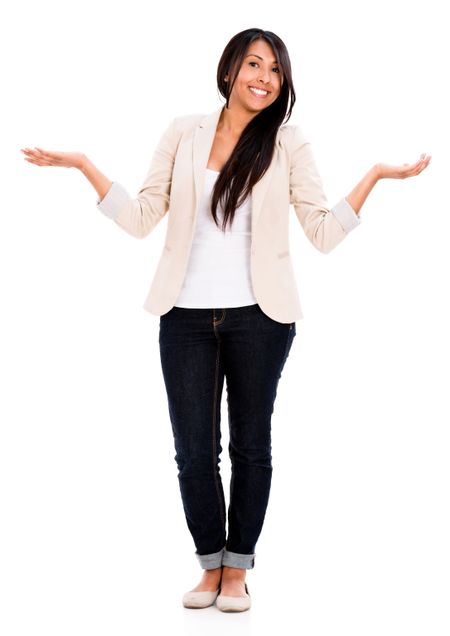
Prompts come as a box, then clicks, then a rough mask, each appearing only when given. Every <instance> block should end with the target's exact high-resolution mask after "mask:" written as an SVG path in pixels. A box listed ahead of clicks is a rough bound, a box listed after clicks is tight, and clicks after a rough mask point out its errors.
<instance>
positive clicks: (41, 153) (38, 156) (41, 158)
mask: <svg viewBox="0 0 450 636" xmlns="http://www.w3.org/2000/svg"><path fill="white" fill-rule="evenodd" d="M21 151H22V152H23V153H24V154H25V155H27V156H26V157H25V159H26V161H29V162H30V163H34V164H35V165H36V166H61V167H63V168H79V169H80V168H81V167H82V165H83V162H84V160H85V159H86V156H85V155H84V154H83V153H82V152H58V151H51V150H43V149H42V148H37V147H36V146H35V148H34V149H30V148H21Z"/></svg>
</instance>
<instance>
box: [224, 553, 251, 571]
mask: <svg viewBox="0 0 450 636" xmlns="http://www.w3.org/2000/svg"><path fill="white" fill-rule="evenodd" d="M222 565H227V566H228V567H230V568H245V569H246V570H251V569H252V568H253V567H254V566H255V554H239V553H238V552H229V550H227V549H224V552H223V557H222Z"/></svg>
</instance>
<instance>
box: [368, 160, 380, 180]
mask: <svg viewBox="0 0 450 636" xmlns="http://www.w3.org/2000/svg"><path fill="white" fill-rule="evenodd" d="M371 172H372V174H373V177H374V179H375V181H378V180H379V179H382V178H383V175H382V172H381V166H380V164H379V163H376V164H375V165H374V166H373V168H372V170H371Z"/></svg>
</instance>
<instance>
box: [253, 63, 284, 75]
mask: <svg viewBox="0 0 450 636" xmlns="http://www.w3.org/2000/svg"><path fill="white" fill-rule="evenodd" d="M249 64H258V62H249ZM272 71H276V72H277V73H279V72H280V69H279V68H278V67H277V66H274V67H273V69H272Z"/></svg>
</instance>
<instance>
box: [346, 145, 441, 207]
mask: <svg viewBox="0 0 450 636" xmlns="http://www.w3.org/2000/svg"><path fill="white" fill-rule="evenodd" d="M430 160H431V155H428V156H427V155H426V154H425V153H423V154H422V155H420V159H419V160H418V161H416V163H413V164H408V163H404V164H403V166H390V165H389V164H387V163H377V164H376V165H375V166H373V168H371V169H370V170H369V172H368V173H367V174H366V175H365V176H364V177H363V178H362V179H361V181H360V182H359V183H358V184H357V185H356V186H355V187H354V188H353V190H352V191H351V192H350V194H349V195H347V196H346V197H345V198H346V200H347V201H348V203H349V204H350V205H351V207H352V208H353V209H354V211H355V212H356V214H358V212H359V211H360V209H361V208H362V205H363V203H364V201H365V200H366V199H367V197H368V196H369V194H370V191H371V190H372V188H373V186H374V185H375V184H376V182H377V181H378V180H379V179H406V178H407V177H414V176H416V175H418V174H419V173H420V172H422V170H424V169H425V168H426V167H427V166H428V164H429V163H430Z"/></svg>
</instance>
